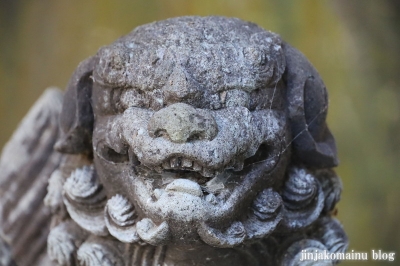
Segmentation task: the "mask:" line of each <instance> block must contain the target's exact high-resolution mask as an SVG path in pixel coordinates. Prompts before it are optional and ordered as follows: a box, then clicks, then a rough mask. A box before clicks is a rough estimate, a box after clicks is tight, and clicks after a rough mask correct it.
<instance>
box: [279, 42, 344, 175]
mask: <svg viewBox="0 0 400 266" xmlns="http://www.w3.org/2000/svg"><path fill="white" fill-rule="evenodd" d="M284 51H285V57H286V70H285V74H284V81H285V83H286V86H287V106H288V107H287V109H288V115H289V122H290V124H291V130H292V137H293V143H292V144H293V150H294V156H296V159H297V160H298V161H300V162H302V163H304V164H305V165H307V166H310V167H314V168H330V167H334V166H337V164H338V159H337V151H336V143H335V139H334V138H333V136H332V134H331V132H330V131H329V129H328V127H327V125H326V121H325V120H326V115H327V111H328V95H327V91H326V87H325V85H324V83H323V81H322V79H321V77H320V76H319V74H318V72H317V71H316V70H315V68H314V67H313V66H312V65H311V63H310V62H309V61H308V60H307V59H306V58H305V56H304V55H303V54H301V53H300V52H299V51H298V50H296V49H294V48H293V47H291V46H289V45H288V44H286V43H285V44H284Z"/></svg>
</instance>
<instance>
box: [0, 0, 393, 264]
mask: <svg viewBox="0 0 400 266" xmlns="http://www.w3.org/2000/svg"><path fill="white" fill-rule="evenodd" d="M182 15H202V16H204V15H223V16H230V17H239V18H241V19H244V20H249V21H252V22H255V23H257V24H259V25H260V26H261V27H263V28H265V29H269V30H271V31H274V32H277V33H279V34H280V35H281V36H282V38H283V39H284V40H286V41H287V42H289V43H291V44H292V45H293V46H295V47H296V48H298V49H299V50H300V51H302V52H303V53H304V54H305V55H306V56H307V57H308V59H309V60H310V61H311V62H312V63H313V64H314V66H315V67H316V68H317V69H318V71H319V72H320V74H321V76H322V78H323V79H324V81H325V83H326V85H327V87H328V90H329V94H330V109H329V116H328V122H329V125H330V128H331V131H332V132H333V134H334V135H335V137H336V140H337V145H338V149H339V158H340V160H341V163H340V166H339V167H338V168H337V172H338V174H339V175H340V176H341V178H342V180H343V183H344V193H343V195H342V200H341V202H340V204H339V214H338V217H339V219H340V220H341V222H342V223H343V225H344V227H345V230H346V232H347V233H348V235H349V238H350V250H352V249H353V250H355V251H363V252H368V253H369V252H370V251H371V250H372V249H375V250H376V249H381V250H383V251H396V253H397V254H396V255H397V256H399V255H400V254H399V252H400V207H399V203H400V193H399V191H400V179H399V174H398V170H397V167H396V166H400V160H399V158H400V137H399V133H400V123H399V122H400V72H399V69H400V27H399V26H400V1H398V0H380V1H375V0H352V1H347V0H331V1H328V0H285V1H272V0H249V1H239V0H202V1H185V0H129V1H128V0H114V1H105V0H97V1H94V0H89V1H78V0H70V1H50V0H43V1H21V0H19V1H18V0H0V147H2V146H4V144H5V142H6V141H7V140H8V139H9V137H10V136H11V134H12V132H13V130H14V129H15V128H16V127H17V125H18V123H19V121H21V119H22V117H23V116H24V114H25V113H26V112H27V111H28V109H29V108H30V106H32V104H33V103H34V102H35V100H36V99H37V98H38V97H39V96H40V95H41V93H42V92H43V90H44V89H45V88H47V87H49V86H58V87H61V88H64V87H65V85H66V83H67V81H68V79H69V77H70V75H71V73H72V71H73V70H74V68H75V67H76V66H77V64H78V63H79V62H80V61H82V60H83V59H85V58H86V57H88V56H90V55H92V54H94V53H95V52H96V51H97V49H98V48H99V47H101V46H102V45H106V44H109V43H111V42H113V41H114V40H115V39H116V38H118V37H119V36H121V35H123V34H126V33H128V32H129V31H131V30H132V29H133V28H134V27H136V26H138V25H141V24H144V23H149V22H152V21H155V20H161V19H165V18H169V17H175V16H182ZM397 256H396V261H395V262H393V263H392V265H399V261H400V258H397ZM342 265H387V263H385V262H378V261H372V260H369V261H368V262H344V263H343V264H342Z"/></svg>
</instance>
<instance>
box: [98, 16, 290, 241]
mask: <svg viewBox="0 0 400 266" xmlns="http://www.w3.org/2000/svg"><path fill="white" fill-rule="evenodd" d="M221 22H223V23H219V27H213V26H214V25H213V24H214V23H218V21H214V20H211V21H210V22H208V23H204V21H203V20H201V19H186V20H185V19H182V20H181V21H179V23H178V22H176V21H170V22H169V23H158V25H157V26H158V27H154V26H144V27H140V28H138V29H137V30H135V31H134V32H133V33H131V34H129V35H127V36H125V37H123V38H121V39H120V40H118V41H117V42H116V43H114V44H112V45H110V46H107V47H104V48H102V49H101V50H100V51H99V53H98V55H97V56H98V60H99V61H98V64H97V65H96V67H95V68H94V71H93V80H94V85H93V92H92V100H93V107H94V116H95V125H94V130H93V149H94V161H95V165H96V169H97V173H98V174H99V177H100V179H101V182H102V183H103V185H104V186H105V188H106V189H107V191H108V194H109V195H110V196H113V195H115V194H121V195H123V196H125V197H126V198H128V199H129V200H130V201H131V202H132V203H133V204H134V205H135V207H136V209H137V210H138V212H139V213H140V214H139V216H142V217H141V218H150V219H151V220H152V221H153V222H154V223H155V224H160V223H162V222H164V221H165V222H167V224H168V226H169V228H170V230H171V235H172V236H173V239H174V241H176V242H185V241H193V240H195V239H197V238H198V237H197V231H198V230H199V227H200V224H204V223H206V224H213V223H214V224H216V223H217V222H218V223H219V225H220V226H222V225H228V226H229V225H230V223H232V222H233V221H234V219H238V217H237V216H238V215H239V214H240V212H238V209H241V210H245V209H247V208H249V204H250V203H251V202H252V201H253V200H254V197H255V195H256V194H255V193H256V192H260V191H262V190H263V189H264V188H266V187H269V186H272V185H276V184H280V181H281V179H282V174H283V172H282V171H276V173H271V174H270V172H273V170H274V169H276V168H277V167H278V168H280V167H282V166H281V165H282V164H284V163H282V161H285V160H284V158H282V157H285V156H286V155H285V154H283V153H282V151H283V150H284V149H285V147H286V146H287V144H288V140H287V136H286V135H287V134H288V127H287V123H286V114H285V110H284V105H283V97H282V96H283V93H284V89H285V88H284V86H283V83H282V82H280V79H281V76H282V74H283V70H284V69H285V60H284V55H283V51H282V47H281V42H280V39H279V38H278V36H277V35H275V34H272V33H269V32H266V31H264V30H262V29H260V28H258V27H257V26H255V25H253V24H243V23H242V22H240V21H239V20H238V21H235V20H232V21H229V23H226V21H224V20H221ZM238 22H240V23H238ZM182 23H184V24H187V25H190V26H189V27H182ZM199 24H202V25H200V26H199ZM182 29H184V30H183V31H182ZM223 40H224V41H225V42H222V41H223ZM227 43H228V44H227ZM260 164H262V165H264V166H263V167H264V170H266V171H265V172H264V174H263V175H260V176H258V177H257V178H255V180H249V179H251V177H248V176H249V175H250V174H249V173H252V172H251V170H252V169H253V168H254V166H257V165H260ZM257 184H262V185H258V186H257ZM246 190H247V191H246ZM243 202H246V203H245V204H243ZM217 220H218V221H217Z"/></svg>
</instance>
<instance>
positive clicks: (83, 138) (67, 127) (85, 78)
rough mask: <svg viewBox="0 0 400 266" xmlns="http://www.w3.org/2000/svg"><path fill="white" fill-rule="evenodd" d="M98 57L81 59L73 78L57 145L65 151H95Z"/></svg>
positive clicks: (65, 99)
mask: <svg viewBox="0 0 400 266" xmlns="http://www.w3.org/2000/svg"><path fill="white" fill-rule="evenodd" d="M94 64H95V57H90V58H88V59H86V60H85V61H83V62H81V63H80V64H79V65H78V67H77V68H76V70H75V71H74V73H73V75H72V77H71V79H70V80H69V83H68V86H67V90H66V92H65V95H64V99H63V105H62V111H61V114H60V131H61V135H60V138H59V140H58V141H57V143H56V145H55V146H54V148H55V149H56V150H57V151H59V152H62V153H71V154H81V153H82V154H90V153H91V152H92V133H93V122H94V117H93V110H92V105H91V97H92V85H93V81H92V79H91V75H92V72H93V67H94Z"/></svg>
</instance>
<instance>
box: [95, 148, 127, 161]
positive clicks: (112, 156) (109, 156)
mask: <svg viewBox="0 0 400 266" xmlns="http://www.w3.org/2000/svg"><path fill="white" fill-rule="evenodd" d="M97 153H98V155H99V156H100V157H102V158H103V159H104V160H107V161H110V162H113V163H125V162H129V155H128V151H127V150H124V151H122V152H117V151H115V150H114V149H113V148H111V147H109V146H107V145H100V147H99V148H98V150H97Z"/></svg>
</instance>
